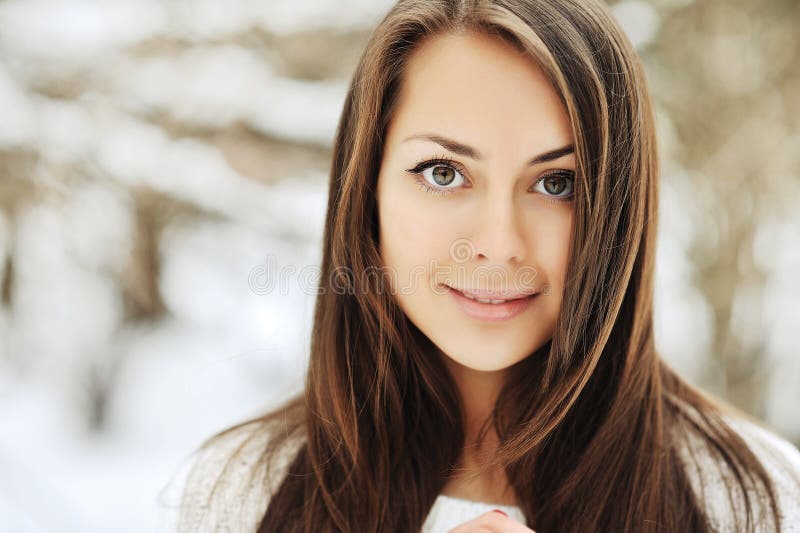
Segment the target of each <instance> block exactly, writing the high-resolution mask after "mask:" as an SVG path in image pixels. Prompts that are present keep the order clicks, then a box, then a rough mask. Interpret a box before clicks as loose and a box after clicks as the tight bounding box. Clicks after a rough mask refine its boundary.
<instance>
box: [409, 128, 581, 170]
mask: <svg viewBox="0 0 800 533" xmlns="http://www.w3.org/2000/svg"><path fill="white" fill-rule="evenodd" d="M416 140H419V141H432V142H435V143H436V144H438V145H439V146H441V147H442V148H445V149H447V150H449V151H451V152H453V153H456V154H458V155H463V156H464V157H469V158H470V159H481V158H482V157H483V156H482V155H481V153H480V151H478V149H476V148H473V147H471V146H468V145H466V144H463V143H460V142H458V141H454V140H453V139H448V138H447V137H443V136H441V135H436V134H434V133H420V134H417V135H411V136H410V137H406V138H405V139H403V142H406V141H416ZM574 151H575V146H574V145H572V144H568V145H566V146H562V147H561V148H556V149H555V150H550V151H548V152H544V153H541V154H539V155H537V156H536V157H534V158H533V159H531V160H530V161H528V166H533V165H538V164H540V163H546V162H548V161H554V160H556V159H558V158H560V157H564V156H565V155H567V154H571V153H573V152H574Z"/></svg>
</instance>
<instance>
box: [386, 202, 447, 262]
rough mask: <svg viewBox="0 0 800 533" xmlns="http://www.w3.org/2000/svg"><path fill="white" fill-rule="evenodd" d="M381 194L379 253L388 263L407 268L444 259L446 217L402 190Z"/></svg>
mask: <svg viewBox="0 0 800 533" xmlns="http://www.w3.org/2000/svg"><path fill="white" fill-rule="evenodd" d="M392 192H393V191H392V190H390V189H387V190H384V191H382V192H381V195H379V223H380V235H381V242H380V253H381V257H382V258H383V261H384V265H385V266H394V267H396V268H398V269H401V270H403V271H406V270H408V269H411V268H413V267H414V266H415V265H423V266H425V265H428V264H429V263H430V262H431V261H432V260H434V259H441V257H440V256H441V250H442V249H444V250H445V251H446V250H447V242H448V241H447V238H448V237H447V232H446V228H447V227H448V226H447V224H446V220H445V217H443V216H437V215H436V213H435V212H431V210H430V209H427V208H426V206H425V205H424V203H423V202H420V201H419V199H418V198H416V199H415V198H413V196H412V195H410V194H408V193H407V192H406V193H403V192H397V193H396V194H391V193H392Z"/></svg>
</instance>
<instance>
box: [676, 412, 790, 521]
mask: <svg viewBox="0 0 800 533" xmlns="http://www.w3.org/2000/svg"><path fill="white" fill-rule="evenodd" d="M726 421H727V422H728V423H729V424H730V426H731V427H732V428H733V429H734V430H735V431H736V432H737V433H738V434H739V436H741V437H742V439H743V440H744V441H745V443H746V444H747V445H748V446H749V447H750V449H751V451H752V452H753V454H754V455H755V456H756V458H758V459H759V460H760V461H761V463H762V465H763V467H764V469H765V470H766V472H767V475H768V476H769V478H770V480H771V481H772V483H773V485H774V487H775V492H776V499H777V502H776V503H777V506H778V512H779V514H780V516H781V529H780V531H781V532H800V451H798V449H797V448H796V447H795V446H794V445H793V444H792V443H790V442H789V441H787V440H785V439H783V438H782V437H780V436H778V435H777V434H776V433H774V432H772V431H770V430H768V429H765V428H764V427H762V426H761V425H759V424H757V423H755V422H751V421H748V420H745V419H743V418H739V417H734V416H730V415H729V416H727V417H726ZM683 453H684V454H685V455H684V460H685V461H686V464H687V473H688V475H689V480H690V483H691V485H692V488H693V490H694V492H695V494H696V496H697V497H698V499H699V500H700V501H701V502H703V504H704V506H705V510H706V513H707V514H708V518H709V520H710V521H711V523H712V527H713V528H714V529H715V530H716V531H734V530H735V521H734V516H736V515H738V516H740V517H744V512H743V511H744V505H745V502H744V493H743V490H742V489H741V488H740V487H738V484H737V483H734V484H733V486H734V488H733V490H731V491H730V492H729V489H728V488H727V483H726V481H727V482H728V483H730V480H732V479H733V473H732V471H731V469H730V467H728V466H727V465H721V464H719V463H718V462H717V461H715V460H714V459H712V457H713V456H712V454H711V453H710V450H709V447H708V444H707V443H705V442H704V441H702V440H700V439H699V438H697V437H692V438H691V439H690V442H689V445H688V446H687V447H686V449H685V450H684V452H683ZM754 496H755V495H754ZM751 501H754V508H753V511H754V519H755V523H756V531H765V532H768V531H775V522H774V518H772V513H771V509H770V508H769V506H768V505H767V504H762V503H760V502H759V500H758V499H757V498H751Z"/></svg>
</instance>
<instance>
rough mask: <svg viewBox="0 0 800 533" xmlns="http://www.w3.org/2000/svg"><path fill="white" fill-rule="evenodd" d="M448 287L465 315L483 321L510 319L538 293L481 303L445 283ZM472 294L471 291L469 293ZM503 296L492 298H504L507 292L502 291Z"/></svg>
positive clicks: (522, 309) (526, 307) (496, 294)
mask: <svg viewBox="0 0 800 533" xmlns="http://www.w3.org/2000/svg"><path fill="white" fill-rule="evenodd" d="M445 287H447V288H448V289H449V292H450V294H451V295H452V297H453V299H454V300H455V302H456V304H457V305H458V306H459V308H461V310H462V311H463V312H464V314H466V315H467V316H469V317H471V318H474V319H476V320H481V321H484V322H502V321H505V320H511V319H512V318H514V317H516V316H519V315H520V314H522V313H523V312H525V310H526V309H528V307H530V305H531V302H532V301H533V299H534V298H536V296H538V293H533V294H530V293H527V294H526V295H522V296H519V294H518V297H517V298H514V299H511V300H508V301H506V302H504V303H499V304H492V303H482V302H479V301H477V300H472V299H470V298H467V297H466V296H464V294H462V292H461V291H459V290H458V289H454V288H453V287H450V286H449V285H445ZM469 294H470V295H473V294H475V293H473V292H472V291H470V293H469ZM478 294H484V295H486V294H490V295H493V296H498V295H499V294H500V293H496V292H495V293H487V292H486V291H484V292H483V293H478ZM504 294H505V298H493V299H497V300H500V299H506V298H509V296H508V293H504ZM478 297H480V298H484V296H478Z"/></svg>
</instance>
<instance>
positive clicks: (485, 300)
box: [461, 292, 508, 304]
mask: <svg viewBox="0 0 800 533" xmlns="http://www.w3.org/2000/svg"><path fill="white" fill-rule="evenodd" d="M461 294H463V295H464V296H466V297H467V298H469V299H470V300H475V301H478V302H480V303H482V304H501V303H504V302H507V301H508V300H490V299H484V298H476V297H475V296H470V295H469V294H467V293H466V292H462V293H461Z"/></svg>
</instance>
